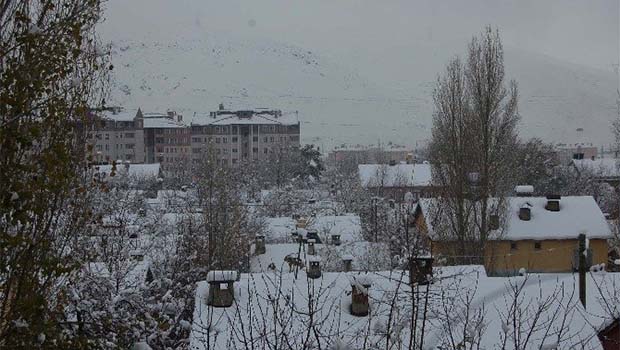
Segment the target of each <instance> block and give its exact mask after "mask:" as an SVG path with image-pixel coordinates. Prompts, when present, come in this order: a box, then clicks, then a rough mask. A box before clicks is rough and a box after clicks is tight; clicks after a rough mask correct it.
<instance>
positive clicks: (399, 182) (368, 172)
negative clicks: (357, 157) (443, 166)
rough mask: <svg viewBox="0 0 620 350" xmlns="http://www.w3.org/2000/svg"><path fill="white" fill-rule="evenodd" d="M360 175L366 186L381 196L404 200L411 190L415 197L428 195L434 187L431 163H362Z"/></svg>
mask: <svg viewBox="0 0 620 350" xmlns="http://www.w3.org/2000/svg"><path fill="white" fill-rule="evenodd" d="M358 175H359V179H360V182H361V184H362V186H363V187H364V188H367V189H370V190H372V191H375V194H376V195H378V196H381V197H385V198H390V199H394V200H396V201H399V202H401V201H403V200H404V195H405V193H407V192H411V193H412V194H413V195H414V196H415V198H420V197H427V196H428V195H429V194H430V191H431V187H432V176H431V165H430V164H428V163H424V164H405V163H398V164H396V163H391V164H360V165H358Z"/></svg>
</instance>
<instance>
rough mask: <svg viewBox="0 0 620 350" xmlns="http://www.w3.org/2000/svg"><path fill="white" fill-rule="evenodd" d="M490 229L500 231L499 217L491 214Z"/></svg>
mask: <svg viewBox="0 0 620 350" xmlns="http://www.w3.org/2000/svg"><path fill="white" fill-rule="evenodd" d="M489 229H491V230H498V229H499V215H497V214H491V216H490V217H489Z"/></svg>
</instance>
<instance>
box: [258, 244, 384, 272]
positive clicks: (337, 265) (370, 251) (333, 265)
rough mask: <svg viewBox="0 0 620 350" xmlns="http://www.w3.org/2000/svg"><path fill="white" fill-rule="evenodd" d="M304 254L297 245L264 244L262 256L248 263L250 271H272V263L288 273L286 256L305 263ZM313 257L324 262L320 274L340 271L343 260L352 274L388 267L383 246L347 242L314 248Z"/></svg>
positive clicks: (276, 267)
mask: <svg viewBox="0 0 620 350" xmlns="http://www.w3.org/2000/svg"><path fill="white" fill-rule="evenodd" d="M306 254H307V248H302V249H300V246H299V243H284V244H266V245H265V254H260V255H255V256H252V258H251V259H250V271H252V272H266V271H272V270H271V269H270V268H269V265H271V264H272V263H273V265H274V266H275V269H276V270H281V271H288V265H287V264H286V262H285V261H284V258H285V257H286V256H294V257H297V256H299V257H300V259H301V260H302V262H304V263H305V261H306V256H307V255H306ZM316 254H317V255H318V256H321V257H322V259H323V262H322V265H323V271H341V270H342V267H343V266H342V261H343V260H344V259H345V258H348V259H349V260H352V266H351V267H352V269H353V270H360V271H362V270H363V271H366V270H377V269H386V268H389V267H390V266H391V255H390V251H389V247H388V246H387V245H386V244H384V243H375V242H347V243H343V244H341V245H339V246H334V245H324V244H320V245H317V246H316Z"/></svg>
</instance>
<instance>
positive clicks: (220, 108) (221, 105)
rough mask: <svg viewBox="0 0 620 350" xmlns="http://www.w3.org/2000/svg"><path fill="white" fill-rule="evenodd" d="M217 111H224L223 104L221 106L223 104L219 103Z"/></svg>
mask: <svg viewBox="0 0 620 350" xmlns="http://www.w3.org/2000/svg"><path fill="white" fill-rule="evenodd" d="M219 110H220V111H223V110H224V104H223V103H220V105H219Z"/></svg>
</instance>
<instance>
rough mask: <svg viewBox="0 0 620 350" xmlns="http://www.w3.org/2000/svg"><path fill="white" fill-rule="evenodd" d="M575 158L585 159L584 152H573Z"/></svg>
mask: <svg viewBox="0 0 620 350" xmlns="http://www.w3.org/2000/svg"><path fill="white" fill-rule="evenodd" d="M573 159H583V153H573Z"/></svg>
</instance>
